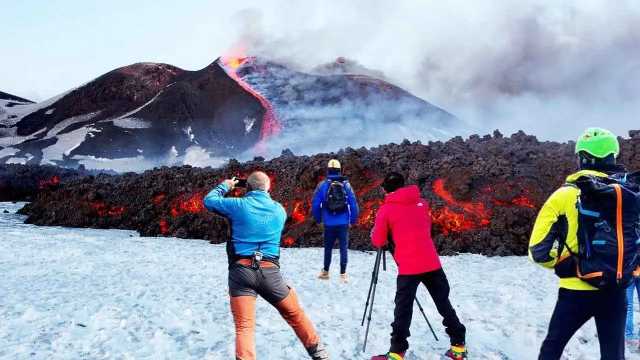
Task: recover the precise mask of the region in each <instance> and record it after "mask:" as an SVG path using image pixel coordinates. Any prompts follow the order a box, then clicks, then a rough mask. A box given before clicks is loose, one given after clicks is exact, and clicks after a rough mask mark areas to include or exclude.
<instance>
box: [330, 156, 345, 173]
mask: <svg viewBox="0 0 640 360" xmlns="http://www.w3.org/2000/svg"><path fill="white" fill-rule="evenodd" d="M327 173H328V174H329V175H340V174H341V173H342V165H340V161H338V160H337V159H331V160H329V163H328V164H327Z"/></svg>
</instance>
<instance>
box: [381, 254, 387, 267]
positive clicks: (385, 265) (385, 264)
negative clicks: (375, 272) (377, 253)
mask: <svg viewBox="0 0 640 360" xmlns="http://www.w3.org/2000/svg"><path fill="white" fill-rule="evenodd" d="M382 270H384V271H387V252H386V251H384V250H382Z"/></svg>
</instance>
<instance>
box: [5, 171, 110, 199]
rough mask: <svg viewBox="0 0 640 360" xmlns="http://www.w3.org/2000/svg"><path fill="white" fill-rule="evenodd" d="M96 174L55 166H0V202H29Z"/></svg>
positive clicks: (94, 172)
mask: <svg viewBox="0 0 640 360" xmlns="http://www.w3.org/2000/svg"><path fill="white" fill-rule="evenodd" d="M98 173H99V172H97V171H87V170H84V169H75V170H74V169H64V168H60V167H57V166H28V165H27V166H25V165H20V164H5V165H0V201H30V200H32V199H33V198H34V197H35V196H36V194H38V192H40V191H48V190H51V189H54V188H57V187H59V186H62V185H63V184H65V183H67V182H69V181H71V180H75V179H80V178H83V177H86V176H93V175H97V174H98Z"/></svg>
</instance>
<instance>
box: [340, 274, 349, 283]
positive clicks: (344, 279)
mask: <svg viewBox="0 0 640 360" xmlns="http://www.w3.org/2000/svg"><path fill="white" fill-rule="evenodd" d="M340 281H341V282H342V283H343V284H346V283H348V282H349V276H348V275H347V273H342V274H340Z"/></svg>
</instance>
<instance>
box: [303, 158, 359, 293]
mask: <svg viewBox="0 0 640 360" xmlns="http://www.w3.org/2000/svg"><path fill="white" fill-rule="evenodd" d="M311 212H312V214H313V218H314V219H315V220H316V222H318V223H322V224H323V225H324V267H323V269H322V271H321V272H320V275H319V276H318V277H319V278H320V279H323V280H328V279H329V267H330V266H331V254H332V252H333V246H334V244H335V242H336V240H338V241H339V243H340V278H341V280H342V281H343V282H347V281H348V278H347V262H348V248H349V226H350V225H355V224H356V223H357V222H358V214H359V209H358V202H357V200H356V195H355V193H354V192H353V189H352V188H351V185H350V184H349V181H348V180H347V178H346V177H344V176H342V169H341V165H340V162H339V161H338V160H336V159H332V160H331V161H329V164H328V170H327V178H326V179H325V180H324V181H322V182H321V183H320V184H318V187H317V188H316V191H315V193H314V195H313V201H312V204H311Z"/></svg>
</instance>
